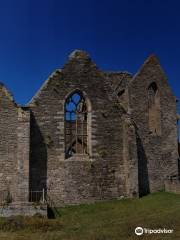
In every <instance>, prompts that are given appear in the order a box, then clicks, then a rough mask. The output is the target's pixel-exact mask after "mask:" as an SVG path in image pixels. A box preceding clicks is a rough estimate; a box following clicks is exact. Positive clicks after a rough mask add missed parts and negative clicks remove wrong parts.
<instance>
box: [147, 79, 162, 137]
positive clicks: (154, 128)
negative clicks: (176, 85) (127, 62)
mask: <svg viewBox="0 0 180 240" xmlns="http://www.w3.org/2000/svg"><path fill="white" fill-rule="evenodd" d="M148 118H149V119H148V120H149V130H150V132H151V133H152V134H153V135H161V109H160V95H159V90H158V87H157V84H156V83H155V82H153V83H151V84H150V85H149V87H148Z"/></svg>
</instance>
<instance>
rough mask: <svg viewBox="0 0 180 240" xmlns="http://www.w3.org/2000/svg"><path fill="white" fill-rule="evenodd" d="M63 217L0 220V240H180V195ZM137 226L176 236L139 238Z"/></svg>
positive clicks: (72, 211)
mask: <svg viewBox="0 0 180 240" xmlns="http://www.w3.org/2000/svg"><path fill="white" fill-rule="evenodd" d="M59 214H60V216H59V217H57V218H56V219H54V220H50V219H49V220H48V219H43V218H37V217H36V218H35V217H34V218H28V217H26V218H23V217H17V218H15V219H12V218H11V219H0V240H7V239H8V240H14V239H16V240H29V239H30V240H31V239H32V240H61V239H63V240H130V239H131V240H132V239H159V240H161V239H163V240H164V239H165V240H166V239H167V240H168V239H177V240H179V239H180V195H176V194H172V193H164V192H159V193H155V194H151V195H149V196H147V197H143V198H141V199H123V200H112V201H107V202H99V203H95V204H84V205H79V206H71V207H65V208H60V209H59ZM137 226H141V227H146V228H151V229H158V228H167V229H174V233H173V234H153V235H149V234H146V235H143V236H136V235H135V233H134V229H135V228H136V227H137Z"/></svg>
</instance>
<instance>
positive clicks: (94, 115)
mask: <svg viewBox="0 0 180 240" xmlns="http://www.w3.org/2000/svg"><path fill="white" fill-rule="evenodd" d="M108 84H109V83H108ZM108 84H107V82H106V78H105V76H104V74H103V73H102V72H101V71H100V70H98V69H97V67H96V65H95V64H94V63H93V62H91V59H90V58H89V56H88V55H87V54H85V53H84V52H75V53H73V55H71V57H70V59H69V61H68V63H67V64H65V66H64V68H63V69H62V70H57V71H56V72H55V73H54V74H53V75H52V76H51V77H50V78H49V80H48V81H47V82H46V83H45V84H44V85H43V87H42V89H41V90H40V92H39V93H38V94H37V95H36V96H35V97H34V98H33V100H32V101H31V103H30V104H29V107H30V109H31V156H30V186H31V188H32V189H37V188H40V189H41V188H48V192H49V194H50V196H51V197H53V198H54V201H55V202H59V203H79V202H89V201H94V200H98V199H106V198H108V199H110V198H115V197H119V196H121V195H126V187H125V175H124V160H123V145H122V144H121V143H122V142H123V135H122V134H121V133H122V132H123V120H122V115H123V114H124V110H123V108H122V107H121V106H120V105H119V104H118V103H117V101H116V99H115V98H114V97H113V96H112V95H111V93H110V91H111V89H110V88H109V85H108ZM76 89H78V90H80V91H82V92H83V94H84V96H85V98H87V99H88V101H89V104H90V106H89V114H90V121H89V123H88V124H89V129H90V131H89V135H90V138H89V145H90V149H91V150H90V153H89V155H85V156H82V155H79V156H78V155H76V156H74V157H71V158H69V159H65V147H64V103H65V99H66V98H67V96H68V95H69V94H71V93H72V92H73V91H75V90H76Z"/></svg>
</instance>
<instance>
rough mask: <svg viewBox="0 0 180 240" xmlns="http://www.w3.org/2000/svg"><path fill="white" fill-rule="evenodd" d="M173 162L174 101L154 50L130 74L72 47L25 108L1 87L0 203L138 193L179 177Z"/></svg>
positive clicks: (77, 200)
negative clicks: (107, 69)
mask: <svg viewBox="0 0 180 240" xmlns="http://www.w3.org/2000/svg"><path fill="white" fill-rule="evenodd" d="M178 159H179V154H178V128H177V100H176V97H175V96H174V95H173V93H172V91H171V89H170V87H169V85H168V82H167V78H166V76H165V74H164V72H163V70H162V68H161V66H160V64H159V61H158V60H157V58H156V57H155V56H154V55H152V56H150V57H149V58H148V59H147V60H146V61H145V62H144V64H143V65H142V67H141V68H140V70H139V71H138V72H137V73H136V74H135V75H131V74H129V73H127V72H104V71H101V70H99V69H98V68H97V66H96V64H95V63H93V61H92V60H91V59H90V57H89V55H88V54H87V53H85V52H84V51H80V50H76V51H74V52H73V53H72V54H71V55H70V56H69V60H68V62H67V63H66V64H65V65H64V67H63V68H62V69H58V70H56V71H55V72H53V74H52V75H51V76H50V77H49V78H48V80H47V81H46V82H45V83H44V84H43V86H42V87H41V89H40V90H39V91H38V93H37V94H36V95H35V96H34V97H33V98H32V100H31V101H30V102H29V103H28V104H27V105H26V106H21V105H18V104H17V103H15V101H14V100H13V97H12V95H11V93H10V92H9V91H8V90H7V89H6V87H5V86H4V85H3V84H2V83H1V84H0V199H1V200H0V202H1V205H2V203H6V205H7V203H8V204H9V205H11V206H15V207H14V209H15V210H17V209H21V210H22V209H23V206H25V207H24V209H25V210H23V211H24V212H28V211H26V210H27V209H28V207H29V209H30V208H31V206H32V205H31V203H32V202H34V201H37V200H39V201H40V200H42V198H43V199H46V201H47V202H48V200H47V199H50V200H51V202H53V204H54V205H55V206H63V205H66V204H78V203H85V202H94V201H98V200H103V199H113V198H121V197H122V196H124V197H139V196H140V197H141V196H144V195H146V194H148V193H151V192H155V191H160V190H164V189H165V185H166V184H165V182H166V181H167V179H172V178H173V177H175V176H177V177H178V176H179V172H178ZM169 187H170V185H169ZM38 198H39V199H38ZM13 204H14V205H13ZM11 209H13V207H11ZM15 210H14V211H15ZM18 211H20V210H18ZM29 211H32V209H31V210H29ZM24 212H23V213H24ZM27 214H30V212H28V213H27Z"/></svg>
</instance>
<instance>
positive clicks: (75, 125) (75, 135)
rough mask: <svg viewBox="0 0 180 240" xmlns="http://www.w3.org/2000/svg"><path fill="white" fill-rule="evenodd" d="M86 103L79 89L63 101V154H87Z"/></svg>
mask: <svg viewBox="0 0 180 240" xmlns="http://www.w3.org/2000/svg"><path fill="white" fill-rule="evenodd" d="M87 118H88V111H87V103H86V99H85V98H84V96H83V94H82V93H81V92H80V91H75V92H73V93H72V94H71V95H70V96H69V97H68V98H67V99H66V103H65V156H66V158H69V157H71V156H73V155H74V154H87V153H88V150H87V137H88V136H87V135H88V134H87Z"/></svg>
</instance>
